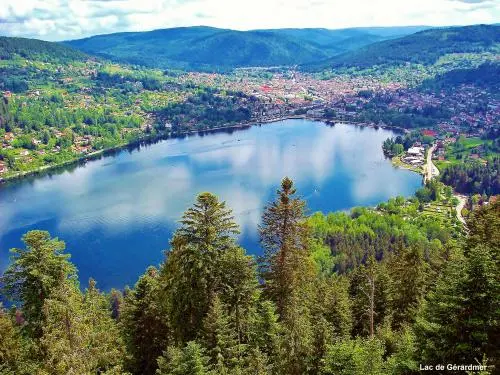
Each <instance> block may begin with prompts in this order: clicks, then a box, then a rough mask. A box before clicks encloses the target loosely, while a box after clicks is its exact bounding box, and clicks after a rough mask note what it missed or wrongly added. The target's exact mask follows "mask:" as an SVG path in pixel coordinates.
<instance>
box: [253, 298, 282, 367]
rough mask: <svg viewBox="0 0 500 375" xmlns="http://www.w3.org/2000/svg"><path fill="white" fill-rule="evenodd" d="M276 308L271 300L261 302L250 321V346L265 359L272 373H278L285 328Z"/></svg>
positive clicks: (255, 308)
mask: <svg viewBox="0 0 500 375" xmlns="http://www.w3.org/2000/svg"><path fill="white" fill-rule="evenodd" d="M278 320H279V316H278V314H277V313H276V306H275V305H274V303H273V302H271V301H269V300H265V299H262V300H260V301H259V302H258V303H257V305H256V306H255V307H254V309H253V310H252V312H251V315H250V319H249V329H248V331H249V337H248V341H249V346H250V347H251V348H252V350H254V351H255V350H256V351H257V353H258V354H259V356H260V355H262V356H263V357H264V358H265V361H266V363H267V364H268V367H269V370H270V371H271V373H278V364H279V360H280V356H281V354H282V353H281V347H282V334H283V327H282V325H281V323H280V322H279V321H278Z"/></svg>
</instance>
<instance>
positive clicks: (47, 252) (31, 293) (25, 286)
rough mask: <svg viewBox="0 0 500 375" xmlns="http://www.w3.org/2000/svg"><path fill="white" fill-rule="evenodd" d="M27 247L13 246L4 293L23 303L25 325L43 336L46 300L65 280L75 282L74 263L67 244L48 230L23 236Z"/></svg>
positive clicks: (4, 279)
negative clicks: (67, 251)
mask: <svg viewBox="0 0 500 375" xmlns="http://www.w3.org/2000/svg"><path fill="white" fill-rule="evenodd" d="M23 242H24V243H25V245H26V248H25V249H12V250H11V252H12V254H13V255H12V262H11V264H10V265H9V267H8V268H7V270H6V271H5V273H4V275H3V276H2V278H1V279H0V282H1V284H3V292H4V293H5V295H6V296H7V297H9V298H10V300H11V301H13V302H16V303H17V302H20V303H21V304H22V310H23V315H24V317H25V319H26V328H27V330H28V331H29V333H30V334H31V335H32V336H33V337H35V338H38V337H40V336H41V335H42V328H43V322H44V316H43V315H44V314H43V310H42V308H43V305H44V302H45V299H47V298H49V297H50V295H51V293H52V292H53V291H54V290H56V289H57V288H59V287H60V286H61V284H62V283H65V282H68V281H69V282H71V283H73V284H75V285H76V282H77V276H76V269H75V267H74V265H73V264H72V263H71V262H70V261H69V260H68V259H69V257H70V256H69V255H68V254H63V251H64V249H65V247H66V246H65V244H64V242H63V241H59V240H58V239H57V238H51V237H50V234H49V233H48V232H45V231H40V230H33V231H30V232H28V233H26V234H25V235H24V236H23Z"/></svg>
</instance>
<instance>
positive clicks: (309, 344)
mask: <svg viewBox="0 0 500 375" xmlns="http://www.w3.org/2000/svg"><path fill="white" fill-rule="evenodd" d="M419 206H420V203H419V202H418V201H416V200H410V201H406V200H404V199H403V198H397V199H394V200H391V201H389V202H387V203H385V204H382V205H381V206H380V207H378V209H376V210H370V209H355V210H353V211H352V212H351V213H350V214H345V213H336V214H329V215H327V216H325V215H322V214H315V215H313V216H312V217H310V218H306V217H305V216H304V211H305V203H304V201H302V200H301V199H299V198H297V194H296V191H295V189H294V186H293V182H292V181H291V180H290V179H288V178H285V179H284V180H283V181H282V185H281V188H280V189H279V191H278V192H277V197H276V199H275V200H274V201H273V202H271V203H269V204H268V205H267V207H266V208H265V210H264V213H263V216H262V224H261V226H260V227H259V231H260V236H261V244H262V247H263V248H264V255H263V256H262V257H260V258H259V259H257V260H256V259H255V258H253V257H251V256H248V255H246V254H245V250H244V249H242V248H241V247H239V246H238V245H237V243H236V235H237V233H238V226H237V225H236V223H235V222H234V220H233V217H232V212H231V210H230V209H229V208H228V207H226V205H225V203H224V202H221V201H219V200H218V199H217V197H215V196H214V195H212V194H210V193H202V194H200V195H199V196H198V197H197V199H196V201H195V203H194V205H193V206H192V207H191V208H189V209H188V210H187V211H186V212H185V214H184V215H183V217H182V219H181V221H180V227H179V228H178V230H177V231H176V232H175V234H174V236H173V238H172V239H171V241H170V249H169V250H168V251H167V252H166V257H165V261H164V263H163V264H162V265H161V266H160V267H159V268H156V267H150V268H148V269H147V270H146V272H145V273H144V275H143V276H141V277H140V278H139V280H138V281H137V283H136V285H135V286H134V287H133V288H126V289H125V290H124V291H118V290H112V291H111V292H109V293H103V292H101V291H99V290H98V289H97V285H96V283H95V281H93V280H90V281H89V283H88V286H87V287H86V288H85V289H84V291H83V292H82V291H81V289H82V288H80V287H79V285H78V278H77V270H76V268H75V266H74V265H73V264H72V263H71V262H70V260H69V255H68V254H67V253H66V252H65V246H64V242H62V241H61V240H59V239H57V238H51V236H50V235H49V233H47V232H43V231H30V232H28V233H27V234H26V235H25V236H24V237H23V241H24V243H25V245H26V246H25V248H20V249H13V250H12V251H13V253H12V263H11V265H10V266H9V267H8V269H7V270H6V272H5V273H4V275H3V276H2V279H1V281H2V284H3V289H2V294H3V295H4V296H5V297H7V298H8V299H10V300H11V301H12V302H13V303H14V304H15V306H16V307H14V306H12V307H11V308H10V309H8V310H7V309H3V310H0V328H1V329H0V373H2V374H9V375H10V374H16V375H17V374H97V373H99V374H125V373H128V374H157V375H184V374H185V375H188V374H189V375H192V374H196V375H204V374H207V375H208V374H210V375H215V374H219V375H220V374H249V375H250V374H258V375H271V374H272V375H276V374H283V375H285V374H286V375H299V374H325V375H326V374H331V375H334V374H353V375H361V374H363V375H366V374H371V375H372V374H373V375H374V374H411V373H418V371H419V365H420V364H434V365H435V364H438V363H442V364H447V363H450V364H456V365H476V366H477V365H479V364H484V365H488V366H493V365H495V366H498V365H499V360H500V352H499V347H498V338H499V337H500V336H499V335H500V331H499V327H500V325H499V324H498V322H499V319H500V316H499V311H500V285H499V280H498V275H499V274H500V262H499V259H500V258H499V255H500V254H499V251H500V238H499V233H500V227H499V226H500V216H499V213H500V211H499V210H500V203H498V202H497V203H495V204H492V205H489V206H485V207H483V208H480V209H478V210H476V211H475V212H474V213H473V215H472V218H471V219H470V221H469V222H468V225H467V227H468V234H467V237H465V238H464V237H463V236H462V235H461V233H460V232H459V231H457V230H456V229H453V226H450V225H449V223H448V224H447V223H445V222H443V223H436V222H435V220H429V219H426V218H425V217H423V216H421V215H420V214H419V210H420V209H419ZM466 369H467V368H466ZM468 370H472V368H468ZM470 373H472V372H470ZM492 373H494V369H493V368H492V367H489V368H488V369H485V370H484V371H482V372H481V374H492Z"/></svg>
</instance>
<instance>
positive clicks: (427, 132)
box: [422, 129, 437, 137]
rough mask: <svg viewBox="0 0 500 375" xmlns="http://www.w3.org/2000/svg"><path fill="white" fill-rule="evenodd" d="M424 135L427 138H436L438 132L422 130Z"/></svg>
mask: <svg viewBox="0 0 500 375" xmlns="http://www.w3.org/2000/svg"><path fill="white" fill-rule="evenodd" d="M422 135H426V136H429V137H435V136H436V135H437V132H435V131H434V130H427V129H426V130H422Z"/></svg>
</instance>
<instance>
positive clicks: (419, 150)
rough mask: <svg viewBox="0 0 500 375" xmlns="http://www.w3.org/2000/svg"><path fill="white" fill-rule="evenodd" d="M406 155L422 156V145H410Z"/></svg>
mask: <svg viewBox="0 0 500 375" xmlns="http://www.w3.org/2000/svg"><path fill="white" fill-rule="evenodd" d="M407 153H408V155H412V156H423V154H424V149H423V147H410V148H409V149H408V151H407Z"/></svg>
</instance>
